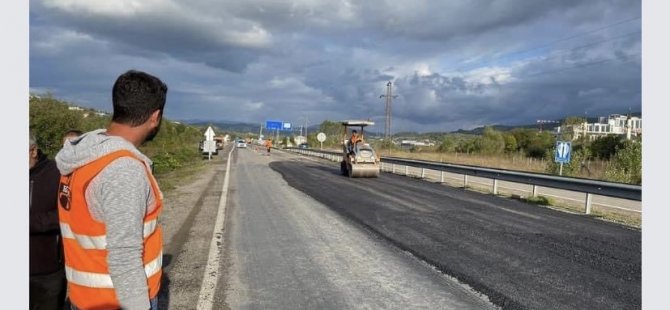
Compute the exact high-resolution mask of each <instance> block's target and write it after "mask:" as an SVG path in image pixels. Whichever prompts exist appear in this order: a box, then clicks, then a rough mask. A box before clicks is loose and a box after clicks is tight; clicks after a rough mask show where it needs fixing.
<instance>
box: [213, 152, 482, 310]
mask: <svg viewBox="0 0 670 310" xmlns="http://www.w3.org/2000/svg"><path fill="white" fill-rule="evenodd" d="M235 152H236V153H235V155H234V159H233V166H232V167H231V171H230V173H231V178H230V187H229V192H228V195H229V196H228V201H227V206H226V210H227V215H226V222H225V239H224V248H225V250H224V252H225V257H224V261H223V264H222V265H221V269H220V271H219V274H220V275H221V276H220V278H219V283H218V284H217V293H218V295H217V296H216V297H215V302H214V303H213V304H214V309H492V308H495V307H494V306H493V305H492V304H491V303H490V302H489V301H488V299H487V298H486V297H485V296H482V295H481V294H479V293H477V292H475V291H473V290H472V289H471V288H469V287H468V286H466V285H463V284H462V283H459V282H458V281H456V280H455V279H453V278H451V277H449V276H446V275H444V274H442V273H440V272H439V271H437V270H436V269H435V268H433V267H432V266H430V265H428V264H426V263H425V262H423V261H421V260H419V259H417V258H416V257H415V256H413V255H411V254H409V253H407V252H405V251H403V250H402V249H400V248H398V247H395V246H394V245H393V244H392V243H391V242H389V241H388V240H387V239H386V238H384V237H380V236H379V235H378V234H376V233H374V232H371V231H370V230H368V229H367V228H366V226H365V225H360V224H359V223H358V222H356V221H351V220H349V217H343V216H342V214H341V213H340V212H339V210H338V209H337V208H331V207H329V206H326V205H324V204H322V203H320V202H319V201H317V200H314V199H312V198H310V197H309V196H308V195H305V194H304V193H302V192H300V191H298V190H296V189H294V188H292V187H290V186H289V184H287V183H286V181H285V180H284V179H283V178H282V176H281V175H280V174H279V173H277V172H275V171H274V170H272V169H271V168H270V166H272V167H275V168H278V169H279V170H282V172H284V173H286V174H289V175H290V174H294V173H295V174H296V177H300V175H302V173H301V171H302V170H303V168H301V167H307V166H305V165H304V163H300V162H292V161H291V158H295V157H293V156H291V155H286V154H280V153H273V154H272V156H263V155H261V154H262V153H257V152H255V151H253V150H252V149H238V150H236V151H235ZM321 168H323V167H321ZM292 169H295V170H292ZM308 169H313V168H308ZM317 171H318V173H317V175H320V176H322V177H325V180H322V179H314V178H310V179H309V180H310V181H311V182H314V183H319V184H321V185H320V186H319V188H320V190H321V191H324V194H327V195H330V197H332V198H334V199H335V200H337V198H338V197H337V195H338V194H342V192H341V191H340V190H341V189H332V188H329V187H328V185H333V184H334V183H332V182H331V181H330V180H329V179H338V180H341V178H339V177H338V176H336V175H333V173H334V171H332V172H331V171H330V170H328V169H325V170H318V169H317ZM345 183H346V184H347V187H345V188H344V189H346V188H350V187H351V186H350V185H349V183H348V182H345ZM335 184H337V183H335ZM347 199H350V198H347ZM386 202H387V204H390V203H392V202H391V201H390V200H387V201H386ZM363 203H364V204H363V205H360V206H359V205H358V204H357V203H355V204H354V206H359V207H365V201H363Z"/></svg>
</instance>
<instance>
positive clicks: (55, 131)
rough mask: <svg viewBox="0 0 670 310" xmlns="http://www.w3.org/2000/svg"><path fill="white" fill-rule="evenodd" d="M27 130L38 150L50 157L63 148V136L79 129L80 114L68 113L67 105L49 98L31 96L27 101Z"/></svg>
mask: <svg viewBox="0 0 670 310" xmlns="http://www.w3.org/2000/svg"><path fill="white" fill-rule="evenodd" d="M28 109H29V128H30V132H31V133H32V134H33V135H34V136H35V140H36V142H37V145H38V146H39V148H40V149H41V150H42V151H43V152H44V153H46V154H48V155H49V156H50V157H52V158H53V156H55V155H56V153H58V151H59V150H60V149H61V148H62V147H63V134H64V133H65V132H66V131H68V130H70V129H80V130H84V129H81V128H82V126H81V123H82V114H81V112H79V111H70V110H69V109H68V105H67V104H66V103H65V102H63V101H59V100H57V99H54V98H52V97H51V96H46V97H37V96H31V97H30V99H29V107H28Z"/></svg>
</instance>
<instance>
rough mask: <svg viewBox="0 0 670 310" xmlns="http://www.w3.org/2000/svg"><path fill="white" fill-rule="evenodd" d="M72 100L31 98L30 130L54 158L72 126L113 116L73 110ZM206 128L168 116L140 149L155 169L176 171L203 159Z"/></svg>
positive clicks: (86, 126) (102, 123)
mask: <svg viewBox="0 0 670 310" xmlns="http://www.w3.org/2000/svg"><path fill="white" fill-rule="evenodd" d="M69 106H70V104H68V103H67V102H65V101H60V100H57V99H54V98H52V97H51V96H49V95H46V96H41V97H38V96H31V97H30V99H29V112H30V113H29V114H30V120H29V124H30V130H31V132H32V133H33V134H34V135H35V139H36V140H37V144H38V146H39V148H40V149H41V150H42V151H43V152H44V153H46V154H48V155H49V157H51V158H53V157H54V156H55V155H56V153H58V151H59V150H60V149H61V148H62V147H63V144H62V141H63V134H64V133H65V132H66V131H67V130H69V129H79V130H81V131H83V132H87V131H91V130H94V129H98V128H105V127H106V126H107V124H108V123H109V121H110V116H98V115H96V114H95V113H93V112H95V111H93V110H90V109H89V110H85V111H73V110H69V108H68V107H69ZM202 132H203V130H202V129H199V128H195V127H193V126H187V125H183V124H176V123H173V122H171V121H169V120H167V119H164V120H163V122H162V123H161V129H160V131H159V132H158V135H156V137H155V139H154V140H153V141H150V142H147V143H146V144H145V145H143V146H140V148H139V149H140V151H141V152H142V153H144V154H145V155H147V157H149V158H151V160H152V161H153V162H154V172H155V173H156V174H161V173H165V172H169V171H173V170H176V169H179V168H181V167H183V166H184V165H186V164H188V163H192V162H195V161H198V160H200V159H201V156H200V151H199V150H198V142H199V141H200V140H201V139H202V135H203V134H202Z"/></svg>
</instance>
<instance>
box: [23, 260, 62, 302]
mask: <svg viewBox="0 0 670 310" xmlns="http://www.w3.org/2000/svg"><path fill="white" fill-rule="evenodd" d="M66 291H67V281H66V280H65V269H61V270H60V271H57V272H54V273H50V274H46V275H37V276H30V310H52V309H53V310H62V309H63V305H64V303H65V292H66Z"/></svg>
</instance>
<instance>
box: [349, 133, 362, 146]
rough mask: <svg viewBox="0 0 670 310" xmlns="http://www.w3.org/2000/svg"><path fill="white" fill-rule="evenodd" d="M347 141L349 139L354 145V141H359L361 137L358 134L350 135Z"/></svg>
mask: <svg viewBox="0 0 670 310" xmlns="http://www.w3.org/2000/svg"><path fill="white" fill-rule="evenodd" d="M349 141H351V145H352V146H354V145H356V142H358V141H361V137H360V136H359V135H355V136H354V135H351V139H349Z"/></svg>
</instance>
